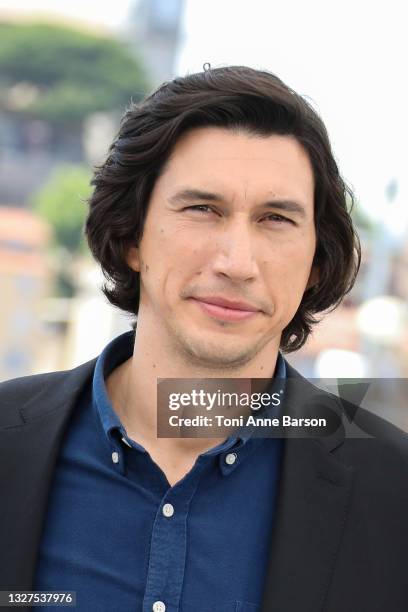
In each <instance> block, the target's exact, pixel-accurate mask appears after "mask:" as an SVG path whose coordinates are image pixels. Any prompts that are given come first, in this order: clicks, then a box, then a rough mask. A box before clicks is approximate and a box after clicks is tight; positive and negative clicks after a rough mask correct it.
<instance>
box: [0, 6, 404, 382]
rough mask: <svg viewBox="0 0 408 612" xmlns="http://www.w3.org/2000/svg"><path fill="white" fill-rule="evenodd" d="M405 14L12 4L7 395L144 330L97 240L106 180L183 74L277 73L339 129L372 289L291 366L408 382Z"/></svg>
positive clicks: (358, 289) (3, 51)
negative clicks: (109, 166) (138, 116)
mask: <svg viewBox="0 0 408 612" xmlns="http://www.w3.org/2000/svg"><path fill="white" fill-rule="evenodd" d="M404 11H405V6H404V3H403V2H395V1H394V0H388V1H387V2H384V1H379V2H376V3H354V2H352V1H351V0H345V1H343V2H342V3H339V2H330V3H329V2H325V1H324V0H310V1H309V2H301V1H300V0H299V1H293V0H288V1H287V2H285V3H283V2H274V1H273V0H265V1H263V0H252V1H251V2H247V1H246V0H234V1H233V0H225V1H218V2H215V0H206V2H198V1H195V0H184V1H183V0H115V2H110V1H108V0H106V1H105V0H100V1H99V2H98V3H97V4H95V2H94V1H93V0H90V1H87V0H81V1H79V0H78V1H77V0H71V1H70V2H69V3H67V2H66V1H65V0H37V1H36V0H27V1H25V0H11V1H10V2H7V1H4V0H0V380H5V379H9V378H14V377H17V376H21V375H26V374H31V373H38V372H45V371H51V370H57V369H65V368H71V367H73V366H75V365H78V364H79V363H82V362H84V361H86V360H88V359H90V358H92V357H94V356H96V355H98V353H99V352H100V351H101V349H102V348H103V347H104V346H105V345H106V343H107V342H108V341H109V340H110V339H111V338H113V337H114V336H115V335H117V334H119V333H121V332H123V331H126V330H128V329H130V327H129V320H130V319H129V318H128V317H127V316H126V315H125V314H123V313H120V312H119V311H117V310H115V309H114V308H113V307H111V306H110V305H108V303H107V301H106V300H105V298H104V297H103V295H102V293H101V292H100V285H101V283H102V280H103V279H102V277H101V274H100V272H99V269H98V267H97V266H96V264H95V263H94V262H93V261H92V259H91V257H90V255H89V254H88V252H87V247H86V245H85V243H84V240H83V238H82V230H81V228H82V224H83V221H84V218H85V215H86V205H85V203H84V199H85V198H87V197H88V196H89V194H90V186H89V181H90V177H91V169H92V167H94V166H95V165H96V164H98V163H100V162H101V161H103V159H104V156H105V155H106V152H107V148H108V146H109V144H110V142H111V141H112V139H113V137H114V135H115V133H116V131H117V129H118V125H119V119H120V117H121V115H122V113H123V112H124V110H125V108H126V105H127V104H128V102H129V100H130V99H133V100H134V101H137V100H139V99H140V98H141V97H143V95H144V94H145V93H147V92H149V91H150V90H151V89H152V88H153V87H155V86H157V85H159V84H160V83H162V82H163V81H165V80H168V79H171V78H172V77H174V76H175V75H177V74H185V73H187V72H196V71H201V70H202V67H203V64H204V63H206V62H209V63H210V64H211V66H212V67H216V66H222V65H227V64H245V65H249V66H253V67H255V68H263V69H268V70H270V71H272V72H275V73H276V74H277V75H278V76H280V77H281V78H282V79H283V80H284V81H285V82H286V83H287V84H288V85H290V86H291V87H293V88H294V89H295V90H296V91H298V92H299V93H300V94H302V95H303V96H305V97H306V98H307V99H308V100H309V101H310V102H311V103H312V105H313V106H314V107H315V108H316V110H317V111H318V112H319V113H320V114H321V115H322V117H323V120H324V121H325V123H326V125H327V128H328V130H329V134H330V137H331V140H332V144H333V148H334V152H335V155H336V158H337V160H338V162H339V165H340V169H341V171H342V174H343V176H344V178H345V179H346V181H347V182H348V183H349V184H350V185H351V186H352V188H353V189H354V190H355V193H356V199H357V205H356V207H355V209H354V210H353V213H352V214H353V218H354V221H355V223H356V225H357V228H358V231H359V234H360V238H361V242H362V249H363V261H362V266H361V271H360V274H359V277H358V281H357V283H356V285H355V287H354V289H353V291H352V292H351V293H350V294H349V295H348V296H347V298H346V299H345V300H344V302H343V304H342V305H341V306H340V307H339V308H338V309H337V310H336V311H334V312H333V313H331V314H329V315H327V316H326V317H325V318H324V319H323V321H322V322H321V323H320V325H318V326H317V327H316V328H315V331H314V333H313V335H312V337H311V338H310V340H309V341H308V343H307V345H306V346H305V347H304V348H303V349H302V350H301V351H299V352H297V353H295V354H293V355H289V356H288V359H289V361H290V362H291V363H292V364H293V365H294V366H295V367H297V368H298V369H299V370H300V371H301V372H302V373H303V374H304V375H305V376H309V377H313V376H315V377H336V378H337V377H344V378H358V377H373V378H384V379H385V378H388V379H390V378H404V377H407V378H408V316H407V302H408V172H407V170H408V167H407V166H408V162H407V153H406V147H407V144H406V143H407V142H408V123H407V121H406V109H407V108H408V86H407V83H408V77H407V71H406V57H407V55H408V39H407V37H406V33H405V31H404V30H405V19H404Z"/></svg>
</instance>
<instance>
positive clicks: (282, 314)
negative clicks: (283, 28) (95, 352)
mask: <svg viewBox="0 0 408 612" xmlns="http://www.w3.org/2000/svg"><path fill="white" fill-rule="evenodd" d="M93 185H94V188H95V189H94V192H93V195H92V197H91V198H90V201H89V205H90V211H89V216H88V219H87V223H86V234H87V238H88V241H89V245H90V248H91V250H92V252H93V254H94V256H95V258H96V259H97V260H98V261H99V262H100V264H101V266H102V269H103V271H104V273H105V275H106V277H107V280H108V282H107V284H106V286H105V287H104V292H105V295H106V296H107V297H108V299H109V300H110V301H111V303H112V304H114V305H115V306H117V307H119V308H121V309H122V310H124V311H127V312H130V313H132V314H133V315H136V314H137V324H136V325H135V330H134V333H133V332H129V333H127V334H124V335H122V336H120V337H119V338H117V339H115V340H114V341H113V342H112V343H110V344H109V346H108V347H107V348H106V349H105V350H104V351H103V353H102V355H101V356H100V357H99V358H98V359H97V360H94V361H91V362H89V363H87V364H84V365H82V366H80V367H79V368H76V369H75V370H72V371H69V372H59V373H53V374H44V375H39V376H34V377H27V378H24V379H19V380H15V381H10V382H8V383H5V384H3V385H2V386H1V387H0V405H1V419H2V428H3V431H2V433H1V438H0V443H1V448H2V455H3V459H2V462H1V483H2V491H3V503H2V514H1V521H0V529H1V541H2V553H1V554H2V569H1V589H3V590H7V591H13V590H14V591H23V590H36V591H76V594H77V600H76V605H77V608H78V609H79V610H89V611H93V610H98V611H103V610H113V611H119V612H122V611H123V612H127V611H130V610H143V612H147V611H150V610H152V611H153V612H164V611H167V612H175V611H176V610H180V611H183V612H184V611H190V610H197V611H201V612H210V611H211V612H214V611H216V612H233V611H241V612H254V611H257V610H262V611H264V612H272V611H274V612H295V611H296V612H299V611H302V612H318V611H321V610H325V611H328V612H340V611H341V612H344V610H346V609H347V610H353V611H354V612H364V611H370V612H373V611H380V610H381V611H382V610H385V609H387V610H391V611H393V612H403V611H406V610H407V609H408V588H407V584H406V576H405V557H406V549H407V544H408V538H407V520H406V517H407V516H408V494H407V484H406V483H407V480H406V478H407V475H408V470H407V463H408V462H407V456H408V453H407V447H406V439H405V438H404V435H403V434H402V433H401V432H399V431H398V430H396V429H394V428H393V427H391V426H387V425H386V424H385V422H381V421H380V420H378V419H375V418H374V417H370V416H369V415H368V414H367V413H364V412H363V413H362V415H361V416H360V417H359V419H357V418H356V423H357V426H358V428H360V430H364V431H365V432H367V435H368V436H371V437H369V439H361V437H360V438H358V439H351V438H350V437H349V436H346V435H345V429H344V427H339V428H338V430H336V432H334V434H333V435H329V436H327V437H323V438H319V439H317V440H316V439H308V438H306V439H286V440H284V439H276V438H261V437H256V436H252V435H247V434H244V433H240V432H238V433H237V434H236V435H235V434H231V435H230V436H228V437H227V438H225V437H216V436H215V437H213V438H210V439H209V438H208V437H207V438H206V437H203V438H185V437H184V438H176V437H174V438H160V437H158V436H157V432H156V427H157V410H156V409H157V405H156V404H157V379H158V378H177V379H191V378H192V379H211V378H223V379H230V378H233V379H236V378H237V379H241V378H244V379H258V378H263V379H269V380H273V379H274V378H286V379H287V381H288V382H289V381H290V380H296V381H298V382H299V381H300V382H303V384H304V385H305V386H307V388H308V389H309V391H310V385H309V383H307V381H305V380H304V379H302V378H301V377H300V375H299V374H298V373H297V372H296V371H295V370H294V369H293V368H292V367H290V365H289V364H288V363H287V362H286V361H285V359H284V358H283V356H282V353H281V352H280V351H282V352H290V351H294V350H296V349H298V348H300V347H301V346H302V345H303V344H304V342H305V341H306V339H307V337H308V335H309V333H310V331H311V329H312V325H313V324H314V323H315V322H316V318H315V315H316V314H317V313H319V312H322V311H325V310H327V309H329V308H334V307H335V306H336V305H337V304H338V303H339V302H340V301H341V299H342V297H343V296H344V295H345V294H346V293H347V292H348V291H349V290H350V288H351V287H352V285H353V282H354V279H355V276H356V274H357V270H358V266H359V261H360V251H359V244H358V239H357V237H356V235H355V233H354V229H353V226H352V223H351V220H350V216H349V212H348V210H347V206H346V196H348V195H350V196H351V193H350V192H349V190H348V189H347V187H346V186H345V184H344V182H343V181H342V179H341V177H340V175H339V172H338V169H337V166H336V163H335V160H334V158H333V155H332V152H331V149H330V144H329V140H328V137H327V133H326V130H325V128H324V126H323V124H322V122H321V120H320V119H319V117H318V116H317V115H316V113H315V112H314V111H313V109H312V108H311V107H310V106H309V105H308V104H307V103H306V102H305V101H304V100H303V99H302V98H301V97H300V96H299V95H297V94H296V93H295V92H293V91H292V90H290V89H289V88H288V87H287V86H286V85H285V84H284V83H282V81H280V80H279V79H278V78H277V77H275V76H274V75H272V74H270V73H267V72H263V71H257V70H253V69H249V68H245V67H228V68H219V69H214V70H207V71H205V72H203V73H200V74H194V75H190V76H187V77H184V78H178V79H175V80H174V81H172V82H169V83H165V84H164V85H163V86H161V87H160V88H159V89H158V90H157V91H156V92H155V93H153V94H152V95H151V96H149V97H148V98H147V99H146V100H145V101H144V102H142V103H141V104H140V105H132V106H131V107H130V109H129V110H128V111H127V113H126V114H125V116H124V118H123V121H122V124H121V128H120V131H119V134H118V137H117V139H116V140H115V142H114V143H113V144H112V146H111V148H110V151H109V155H108V158H107V160H106V162H105V164H103V166H102V167H101V168H99V169H98V171H97V172H96V174H95V177H94V180H93ZM308 385H309V386H308ZM312 393H313V390H312ZM332 401H333V398H332V397H331V396H329V395H327V402H328V403H330V402H332ZM373 436H376V437H373Z"/></svg>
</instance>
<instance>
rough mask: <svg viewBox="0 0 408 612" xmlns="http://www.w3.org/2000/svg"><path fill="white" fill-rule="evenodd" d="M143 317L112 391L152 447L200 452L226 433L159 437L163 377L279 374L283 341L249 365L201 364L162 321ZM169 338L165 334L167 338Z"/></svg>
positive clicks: (130, 426)
mask: <svg viewBox="0 0 408 612" xmlns="http://www.w3.org/2000/svg"><path fill="white" fill-rule="evenodd" d="M145 323H147V322H146V321H143V324H142V321H141V320H140V317H139V319H138V326H137V330H136V337H135V345H134V352H133V356H132V357H131V358H130V359H128V360H127V361H126V362H125V363H123V364H122V365H121V366H119V367H118V368H117V369H116V370H114V372H113V373H112V374H111V375H110V376H109V378H108V380H107V390H108V395H109V396H110V399H111V401H112V405H113V407H114V409H115V411H116V412H117V414H118V416H119V418H120V419H121V421H122V423H123V425H124V427H125V429H126V431H127V433H128V435H129V437H130V438H132V439H133V440H135V441H137V442H139V443H140V444H142V445H143V446H144V448H145V449H146V450H150V451H151V450H152V449H159V448H160V449H162V451H163V453H165V452H167V453H170V454H172V455H173V456H177V455H179V456H181V455H186V454H189V455H198V454H200V453H201V452H204V451H205V450H206V449H208V448H212V447H214V446H216V445H217V444H219V443H221V442H222V441H223V440H224V439H225V436H224V437H223V438H157V379H158V378H180V379H181V378H194V379H203V378H265V379H270V378H271V377H272V376H273V373H274V370H275V366H276V360H277V356H278V345H277V344H278V343H277V342H276V341H275V342H272V341H271V342H270V343H268V344H267V345H266V346H264V347H263V349H261V350H260V351H259V352H258V353H257V354H256V356H255V357H254V359H252V360H251V361H249V362H248V363H246V364H245V365H239V366H236V367H228V368H220V367H210V366H208V364H206V365H200V364H199V363H198V362H195V363H193V361H192V360H188V359H187V358H186V356H185V355H183V353H182V352H179V351H177V350H174V348H173V347H172V346H171V343H170V342H169V341H168V339H166V335H165V334H161V333H159V330H158V328H157V325H154V326H153V325H148V324H145ZM163 338H165V339H164V340H163Z"/></svg>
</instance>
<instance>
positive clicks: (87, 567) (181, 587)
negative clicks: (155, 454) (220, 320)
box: [33, 332, 286, 612]
mask: <svg viewBox="0 0 408 612" xmlns="http://www.w3.org/2000/svg"><path fill="white" fill-rule="evenodd" d="M133 342H134V335H133V332H128V333H125V334H122V335H121V336H119V337H118V338H116V339H115V340H113V341H112V342H111V343H110V344H109V345H108V346H107V347H106V348H105V350H104V351H103V353H102V354H101V355H100V357H99V358H98V360H97V364H96V368H95V372H94V377H93V382H92V385H89V388H87V389H85V391H84V394H83V396H82V397H81V399H80V401H79V403H78V406H77V407H76V409H75V410H74V413H73V417H72V419H71V421H70V423H69V426H68V428H67V432H66V435H65V437H64V441H63V444H62V446H61V449H60V453H59V456H58V460H57V465H56V470H55V473H54V480H53V484H52V487H51V491H50V497H49V502H48V508H47V513H46V517H45V523H44V530H43V534H42V539H41V543H40V550H39V558H38V564H37V573H36V578H35V583H34V589H35V590H43V591H47V590H54V591H55V590H57V591H76V593H77V605H76V609H77V610H79V611H86V612H89V611H90V610H92V611H98V612H103V611H105V610H106V611H107V612H108V611H109V612H112V610H114V611H115V612H130V611H134V612H164V611H165V612H176V611H177V612H178V611H180V612H190V611H191V610H196V611H198V612H237V611H240V612H255V611H257V610H258V609H259V606H260V603H261V596H262V590H263V586H264V580H265V574H266V565H267V558H268V553H269V545H270V542H269V540H270V532H271V528H272V522H273V511H274V505H275V498H276V492H277V480H278V476H279V461H280V454H281V447H282V440H279V439H271V438H255V437H253V436H251V435H242V436H241V435H239V434H237V435H236V436H235V435H234V436H230V437H229V438H227V439H226V440H225V441H224V442H223V443H221V444H220V445H218V446H216V447H214V448H211V449H209V450H208V451H206V452H204V453H202V454H201V455H199V456H198V458H197V460H196V462H195V464H194V466H193V467H192V468H191V470H190V471H189V472H188V473H187V474H186V475H185V476H184V477H183V478H182V479H181V480H180V481H178V482H177V483H176V484H175V485H174V486H170V485H169V482H168V480H167V478H166V476H165V474H164V473H163V471H162V470H161V469H160V467H159V466H158V465H157V464H156V463H155V462H154V461H153V460H152V459H151V457H150V455H149V453H148V452H147V451H146V450H145V449H144V448H143V447H142V446H141V445H140V444H138V443H136V442H135V441H133V440H131V439H130V438H129V437H128V436H127V434H126V431H125V429H124V427H123V425H122V424H121V422H120V420H119V418H118V416H117V414H116V412H115V411H114V409H113V407H112V405H111V402H110V400H109V397H108V394H107V391H106V386H105V379H106V378H107V376H108V375H109V374H110V372H112V371H113V370H114V369H115V368H116V367H117V366H119V365H120V364H121V363H123V362H124V361H125V360H127V359H128V358H129V357H130V356H131V355H132V352H133ZM285 375H286V372H285V363H284V360H283V358H282V356H281V355H279V357H278V362H277V368H276V371H275V376H278V377H281V378H283V377H285ZM33 609H34V610H37V609H38V610H40V609H42V608H37V607H34V608H33Z"/></svg>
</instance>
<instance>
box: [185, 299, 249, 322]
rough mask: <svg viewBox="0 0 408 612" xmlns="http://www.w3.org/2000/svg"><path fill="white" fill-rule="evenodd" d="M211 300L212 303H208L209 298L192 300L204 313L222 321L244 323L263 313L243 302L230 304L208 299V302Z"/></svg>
mask: <svg viewBox="0 0 408 612" xmlns="http://www.w3.org/2000/svg"><path fill="white" fill-rule="evenodd" d="M210 299H211V301H207V298H201V299H199V298H190V300H191V301H192V302H195V303H196V304H197V305H198V306H199V307H200V308H201V310H202V312H204V313H205V314H207V315H209V316H210V317H212V318H214V319H218V320H221V321H231V322H233V321H244V320H247V319H251V318H253V317H255V316H256V315H258V314H260V312H261V311H260V310H256V309H255V308H254V307H253V306H250V305H246V304H245V305H244V304H243V303H242V302H228V301H227V300H224V299H218V298H208V300H210ZM214 302H218V303H217V304H216V303H214ZM227 304H228V305H227ZM238 305H239V306H238Z"/></svg>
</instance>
